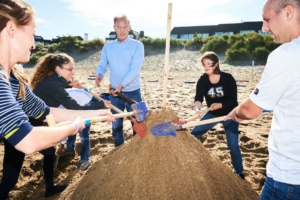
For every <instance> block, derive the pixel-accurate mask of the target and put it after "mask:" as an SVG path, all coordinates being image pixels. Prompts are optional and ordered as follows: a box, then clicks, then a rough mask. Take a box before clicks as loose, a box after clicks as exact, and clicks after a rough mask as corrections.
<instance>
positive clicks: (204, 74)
mask: <svg viewBox="0 0 300 200" xmlns="http://www.w3.org/2000/svg"><path fill="white" fill-rule="evenodd" d="M203 80H208V75H207V74H206V73H203V74H202V75H201V76H200V77H199V81H203Z"/></svg>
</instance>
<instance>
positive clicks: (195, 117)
mask: <svg viewBox="0 0 300 200" xmlns="http://www.w3.org/2000/svg"><path fill="white" fill-rule="evenodd" d="M208 111H210V108H207V109H206V110H205V111H204V112H203V113H202V116H204V115H205V114H206V113H207V112H208ZM198 117H199V115H198V114H197V113H196V114H195V115H193V116H192V117H190V118H188V119H187V120H185V123H188V122H190V121H194V120H195V119H197V118H198Z"/></svg>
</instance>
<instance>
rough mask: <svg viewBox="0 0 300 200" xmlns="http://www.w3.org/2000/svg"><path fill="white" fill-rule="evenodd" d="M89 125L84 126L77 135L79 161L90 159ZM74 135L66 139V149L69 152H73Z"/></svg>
mask: <svg viewBox="0 0 300 200" xmlns="http://www.w3.org/2000/svg"><path fill="white" fill-rule="evenodd" d="M90 128H91V125H90V124H86V125H85V128H84V129H83V130H82V131H81V132H80V133H79V136H80V143H81V150H80V157H81V158H80V160H83V161H89V157H90ZM76 135H77V134H75V135H72V136H69V137H68V141H67V149H69V150H70V151H75V141H76Z"/></svg>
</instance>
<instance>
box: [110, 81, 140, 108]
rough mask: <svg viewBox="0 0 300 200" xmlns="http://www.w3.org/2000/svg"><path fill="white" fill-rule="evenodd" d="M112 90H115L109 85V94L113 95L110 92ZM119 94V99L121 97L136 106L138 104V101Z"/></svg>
mask: <svg viewBox="0 0 300 200" xmlns="http://www.w3.org/2000/svg"><path fill="white" fill-rule="evenodd" d="M111 89H113V88H112V85H111V84H109V85H108V92H109V93H111V92H110V90H111ZM117 94H118V95H119V97H121V98H122V99H124V100H125V101H127V102H129V103H130V104H135V103H137V102H136V101H134V100H132V99H130V98H129V97H127V96H125V95H124V94H121V93H119V92H117Z"/></svg>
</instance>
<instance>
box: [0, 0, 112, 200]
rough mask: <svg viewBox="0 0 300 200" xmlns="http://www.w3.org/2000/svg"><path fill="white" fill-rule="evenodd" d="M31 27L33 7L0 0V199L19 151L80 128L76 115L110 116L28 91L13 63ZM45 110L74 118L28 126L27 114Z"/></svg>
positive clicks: (25, 50)
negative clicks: (58, 104)
mask: <svg viewBox="0 0 300 200" xmlns="http://www.w3.org/2000/svg"><path fill="white" fill-rule="evenodd" d="M35 28H36V26H35V20H34V10H33V8H32V7H31V6H30V5H28V4H27V3H26V2H24V1H23V0H3V1H0V119H1V120H0V139H1V140H3V141H4V158H3V173H2V179H1V184H0V199H6V198H7V196H8V193H9V191H10V190H11V189H12V188H13V187H14V186H15V184H16V183H17V180H18V175H19V173H20V170H21V167H22V164H23V160H24V156H25V154H31V153H33V152H38V151H41V150H43V149H46V148H49V147H52V146H54V145H56V144H57V143H59V142H60V141H62V140H63V139H64V138H66V137H68V136H70V135H74V134H76V133H77V132H80V131H81V130H82V129H84V128H85V124H84V122H83V121H82V120H81V117H82V118H89V117H95V116H101V115H108V116H109V121H113V120H114V119H113V116H112V114H111V113H110V111H103V110H89V111H77V110H67V109H59V108H50V107H48V106H46V104H45V103H44V102H43V101H42V100H40V99H39V98H37V97H36V96H35V95H33V94H32V92H31V90H30V89H29V87H28V85H27V83H28V80H27V78H26V76H25V74H24V73H22V72H21V71H20V70H19V69H18V67H17V64H19V63H27V62H28V61H29V59H30V53H31V50H32V49H34V35H35ZM48 114H51V115H52V116H53V117H54V119H55V121H56V122H62V121H66V120H68V119H72V118H74V121H73V122H71V123H70V124H69V125H65V126H60V127H33V126H32V125H31V124H30V123H29V121H28V117H32V118H35V119H37V120H39V121H45V118H46V116H47V115H48ZM77 116H80V117H77ZM16 175H17V176H16ZM52 186H53V187H51V189H49V190H48V189H47V190H46V193H47V194H48V195H53V192H56V191H57V190H56V189H55V188H57V187H54V185H52ZM64 188H65V187H64ZM64 188H63V189H64ZM46 196H47V195H46Z"/></svg>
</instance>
